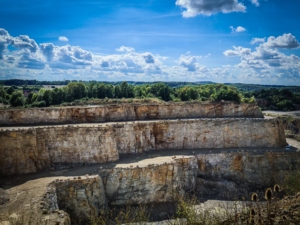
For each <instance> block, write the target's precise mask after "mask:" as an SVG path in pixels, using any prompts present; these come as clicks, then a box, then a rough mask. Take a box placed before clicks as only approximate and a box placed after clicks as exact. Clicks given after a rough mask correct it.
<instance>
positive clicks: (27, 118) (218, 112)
mask: <svg viewBox="0 0 300 225" xmlns="http://www.w3.org/2000/svg"><path fill="white" fill-rule="evenodd" d="M201 117H203V118H215V117H249V118H263V115H262V113H261V111H260V110H259V108H258V106H257V105H256V104H235V103H170V104H168V103H165V104H156V105H149V104H144V105H133V104H126V105H125V104H124V105H122V104H118V105H107V106H106V105H105V106H95V107H57V108H31V109H12V110H0V125H26V124H66V123H99V122H108V121H135V120H153V119H177V118H178V119H180V118H201Z"/></svg>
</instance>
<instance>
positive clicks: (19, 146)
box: [0, 102, 300, 225]
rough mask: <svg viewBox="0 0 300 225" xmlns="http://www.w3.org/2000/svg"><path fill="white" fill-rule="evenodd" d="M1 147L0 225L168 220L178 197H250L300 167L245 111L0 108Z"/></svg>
mask: <svg viewBox="0 0 300 225" xmlns="http://www.w3.org/2000/svg"><path fill="white" fill-rule="evenodd" d="M0 143H1V145H0V153H1V154H0V185H1V186H2V188H3V189H0V190H1V192H2V193H0V196H2V197H1V198H0V224H1V225H4V224H5V225H10V224H47V225H48V224H51V225H52V224H53V225H56V224H92V219H91V218H97V216H98V215H99V213H100V211H101V210H103V209H105V208H109V207H112V206H116V207H122V206H126V205H141V204H146V205H154V206H155V207H157V208H158V209H159V210H158V211H159V212H156V214H157V217H155V216H154V217H153V218H154V219H153V220H163V219H168V217H167V215H169V214H168V213H170V212H169V210H170V211H171V208H172V207H167V206H168V204H171V205H174V204H175V203H176V201H177V200H176V199H178V197H184V196H186V195H189V194H191V193H194V194H195V193H196V195H197V197H198V198H199V199H201V200H203V201H206V200H208V199H222V200H233V199H238V200H241V199H249V196H251V193H252V192H253V191H256V192H258V193H262V192H263V191H264V190H265V188H267V187H270V186H272V185H274V184H281V183H282V182H283V180H284V176H285V175H286V173H289V172H291V171H294V170H296V168H298V166H299V165H300V162H299V160H298V159H299V154H300V153H299V152H297V151H294V150H290V151H286V148H285V147H286V145H287V142H286V138H285V133H284V128H283V125H282V122H281V121H280V120H278V119H276V118H270V117H264V116H263V114H262V113H261V111H260V109H259V108H258V106H257V105H256V104H246V103H243V104H236V103H232V102H219V103H199V102H197V103H195V102H190V103H164V104H148V105H147V104H140V105H134V104H123V105H105V106H85V107H57V108H55V107H53V108H30V109H14V110H10V109H7V110H0ZM1 186H0V187H1ZM160 206H164V207H163V208H159V207H160ZM158 214H161V215H158Z"/></svg>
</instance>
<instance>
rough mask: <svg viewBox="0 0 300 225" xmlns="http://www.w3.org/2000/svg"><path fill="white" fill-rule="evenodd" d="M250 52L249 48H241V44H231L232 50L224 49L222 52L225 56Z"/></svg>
mask: <svg viewBox="0 0 300 225" xmlns="http://www.w3.org/2000/svg"><path fill="white" fill-rule="evenodd" d="M250 53H251V49H250V48H243V47H241V46H239V47H235V46H233V50H226V51H225V52H223V54H224V55H225V56H241V55H247V54H250Z"/></svg>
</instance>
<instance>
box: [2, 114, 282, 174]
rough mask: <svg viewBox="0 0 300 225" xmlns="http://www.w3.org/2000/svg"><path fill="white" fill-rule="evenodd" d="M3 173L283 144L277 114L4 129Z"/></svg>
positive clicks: (280, 145) (280, 125)
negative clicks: (124, 156)
mask: <svg viewBox="0 0 300 225" xmlns="http://www.w3.org/2000/svg"><path fill="white" fill-rule="evenodd" d="M0 142H1V145H0V153H1V154H0V176H1V175H12V174H22V173H32V172H37V171H39V170H43V169H45V168H49V167H50V165H51V164H52V163H102V162H108V161H116V160H118V159H119V154H128V153H141V152H146V151H154V150H167V149H174V150H176V149H202V148H242V147H284V146H285V145H286V141H285V136H284V130H283V128H282V124H281V123H280V122H279V120H276V119H245V118H230V119H223V118H219V119H189V120H188V119H185V120H164V121H140V122H122V123H104V124H80V125H65V126H39V127H38V126H36V127H31V128H25V127H22V128H18V129H16V128H2V129H0Z"/></svg>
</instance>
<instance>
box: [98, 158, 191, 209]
mask: <svg viewBox="0 0 300 225" xmlns="http://www.w3.org/2000/svg"><path fill="white" fill-rule="evenodd" d="M152 163H155V164H152ZM196 174H197V161H196V158H195V157H184V156H183V157H181V158H178V159H172V158H171V157H160V158H154V159H151V160H144V161H141V162H139V163H133V164H126V165H125V164H122V165H118V166H117V167H115V168H113V169H111V170H100V176H102V177H103V181H104V186H105V190H106V195H107V198H108V200H109V202H110V204H112V205H126V204H147V203H153V202H155V203H161V202H173V201H174V200H175V199H176V198H178V197H179V196H184V194H185V193H186V192H187V191H191V190H194V189H195V184H196V182H195V181H196V179H195V178H196Z"/></svg>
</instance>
